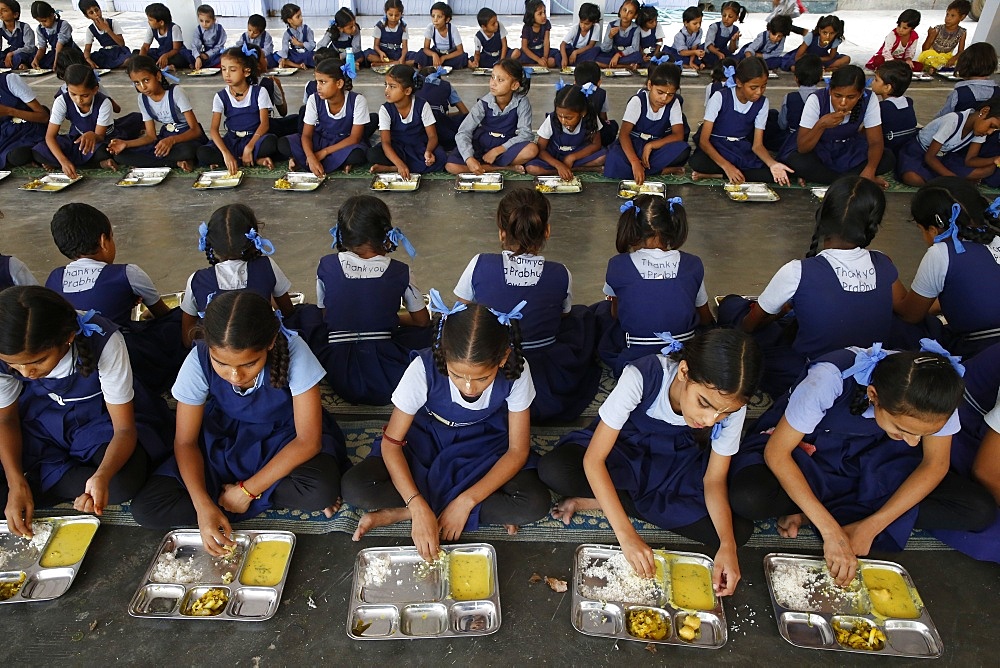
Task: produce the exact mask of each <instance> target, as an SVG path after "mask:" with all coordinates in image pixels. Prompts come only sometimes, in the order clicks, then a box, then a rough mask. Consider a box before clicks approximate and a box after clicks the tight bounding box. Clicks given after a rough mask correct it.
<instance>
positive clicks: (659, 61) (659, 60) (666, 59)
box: [649, 54, 684, 65]
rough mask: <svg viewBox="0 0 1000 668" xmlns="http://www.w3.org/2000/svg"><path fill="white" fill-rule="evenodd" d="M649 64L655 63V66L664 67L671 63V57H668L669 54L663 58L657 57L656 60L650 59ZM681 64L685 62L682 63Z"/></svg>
mask: <svg viewBox="0 0 1000 668" xmlns="http://www.w3.org/2000/svg"><path fill="white" fill-rule="evenodd" d="M649 62H651V63H653V64H654V65H663V64H664V63H669V62H670V56H669V55H667V54H664V55H662V56H657V57H655V58H650V59H649ZM681 62H684V61H681Z"/></svg>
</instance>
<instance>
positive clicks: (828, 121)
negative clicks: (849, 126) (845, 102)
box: [817, 111, 851, 130]
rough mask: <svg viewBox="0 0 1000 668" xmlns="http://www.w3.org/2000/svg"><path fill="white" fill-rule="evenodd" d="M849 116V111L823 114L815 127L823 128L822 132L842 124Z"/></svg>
mask: <svg viewBox="0 0 1000 668" xmlns="http://www.w3.org/2000/svg"><path fill="white" fill-rule="evenodd" d="M850 115H851V112H849V111H831V112H830V113H829V114H823V115H822V116H820V118H819V122H818V123H817V125H818V126H820V127H821V128H823V129H824V130H828V129H830V128H835V127H837V126H838V125H840V124H841V123H843V122H844V119H846V118H847V117H848V116H850Z"/></svg>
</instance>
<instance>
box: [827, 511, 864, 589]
mask: <svg viewBox="0 0 1000 668" xmlns="http://www.w3.org/2000/svg"><path fill="white" fill-rule="evenodd" d="M823 556H824V557H825V558H826V567H827V568H828V569H830V575H831V576H833V580H834V582H836V583H837V584H838V585H840V586H841V587H844V586H846V585H847V584H848V583H849V582H850V581H851V580H853V579H854V575H855V573H857V571H858V557H857V555H856V554H854V551H853V550H852V549H851V538H850V536H849V535H848V534H847V532H846V531H844V529H843V528H841V527H839V526H838V527H837V528H836V532H835V533H832V534H830V535H827V534H823Z"/></svg>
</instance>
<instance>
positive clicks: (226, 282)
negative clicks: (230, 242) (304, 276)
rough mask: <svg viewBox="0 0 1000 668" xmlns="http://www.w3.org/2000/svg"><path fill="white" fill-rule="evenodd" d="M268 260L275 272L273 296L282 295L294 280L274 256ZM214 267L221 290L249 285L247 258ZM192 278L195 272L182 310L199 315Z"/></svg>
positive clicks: (182, 303) (183, 300)
mask: <svg viewBox="0 0 1000 668" xmlns="http://www.w3.org/2000/svg"><path fill="white" fill-rule="evenodd" d="M267 261H268V262H270V263H271V270H272V271H273V272H274V291H273V292H272V293H271V296H272V297H280V296H282V295H283V294H285V293H286V292H288V291H289V290H291V289H292V282H291V281H289V280H288V277H286V276H285V274H284V272H282V271H281V269H280V268H279V267H278V263H277V262H275V261H274V259H273V258H270V257H269V258H267ZM213 268H214V269H215V280H217V281H218V282H219V289H220V290H243V289H245V288H246V287H247V263H246V261H245V260H225V261H224V262H219V263H218V264H216V265H215V266H214V267H213ZM192 278H194V274H191V276H189V277H188V280H187V286H185V288H184V297H183V298H181V310H182V311H184V312H185V313H187V314H188V315H193V316H197V315H198V307H197V305H195V301H194V293H193V292H192V291H191V279H192Z"/></svg>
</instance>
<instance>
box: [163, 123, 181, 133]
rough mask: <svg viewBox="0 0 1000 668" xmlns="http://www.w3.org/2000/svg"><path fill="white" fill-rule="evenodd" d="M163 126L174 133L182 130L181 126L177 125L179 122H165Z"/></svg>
mask: <svg viewBox="0 0 1000 668" xmlns="http://www.w3.org/2000/svg"><path fill="white" fill-rule="evenodd" d="M163 127H164V129H166V131H167V132H169V133H171V134H174V133H177V132H179V131H180V126H179V125H177V123H164V124H163Z"/></svg>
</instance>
